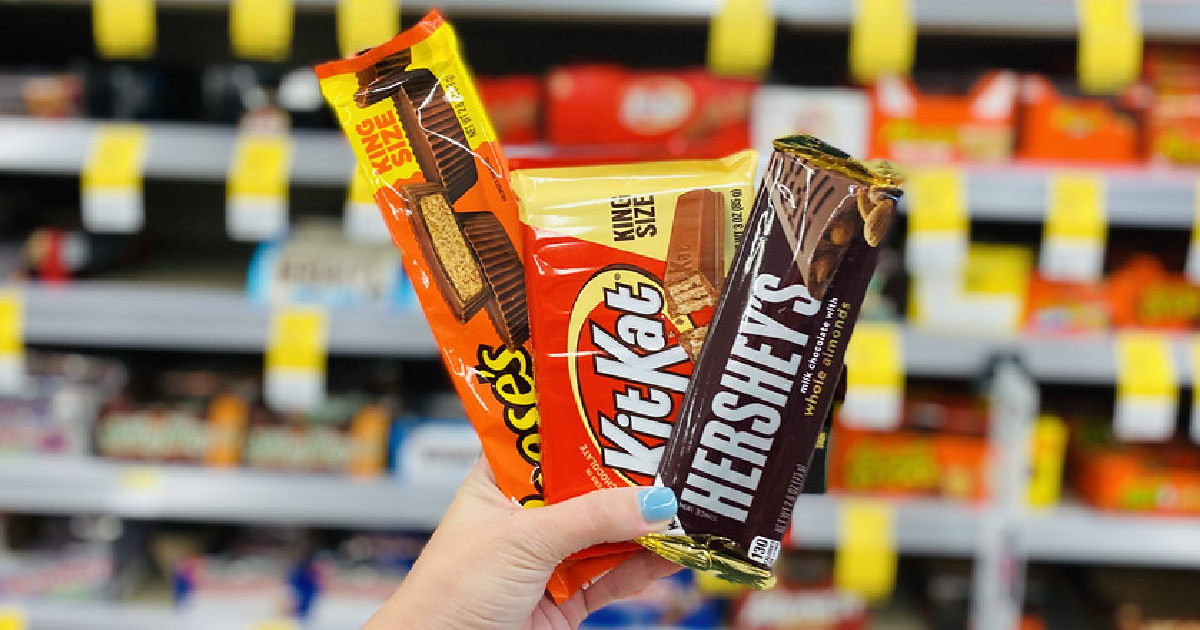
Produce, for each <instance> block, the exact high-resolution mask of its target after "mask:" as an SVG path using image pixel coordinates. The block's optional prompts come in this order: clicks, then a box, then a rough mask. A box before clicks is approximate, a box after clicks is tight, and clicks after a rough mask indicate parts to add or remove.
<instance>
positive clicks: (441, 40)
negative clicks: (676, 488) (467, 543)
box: [317, 12, 543, 507]
mask: <svg viewBox="0 0 1200 630" xmlns="http://www.w3.org/2000/svg"><path fill="white" fill-rule="evenodd" d="M317 75H318V76H319V77H320V79H321V90H322V92H323V93H324V94H325V98H326V100H327V101H329V104H330V105H331V106H332V107H333V109H334V111H335V112H336V113H337V117H338V120H339V121H340V123H341V126H342V129H343V131H344V132H345V134H346V137H347V138H348V139H349V141H350V144H351V146H352V147H353V149H354V153H355V155H356V156H357V158H358V163H359V166H360V167H361V169H362V171H363V172H364V173H365V174H366V175H367V178H368V180H369V181H370V182H371V185H372V188H373V190H374V194H375V201H376V203H377V204H378V205H379V207H380V209H381V210H382V212H383V215H384V218H385V220H386V221H387V225H388V229H389V230H390V231H391V234H392V238H393V240H394V241H395V243H396V245H397V246H398V247H399V248H400V250H401V251H402V252H403V259H404V268H405V271H406V272H407V273H408V275H409V277H411V278H412V280H413V285H414V287H415V288H416V291H417V296H418V298H419V299H420V302H421V306H422V308H423V309H424V311H425V316H426V318H427V319H428V320H429V325H430V327H431V328H432V329H433V335H434V337H435V338H436V339H437V342H438V345H439V346H440V348H441V352H442V359H443V360H444V361H445V363H446V366H447V368H448V369H449V372H450V374H451V375H452V379H453V380H454V385H455V387H456V388H457V389H458V394H459V396H460V397H461V398H462V400H463V404H464V405H465V406H466V409H467V415H468V417H469V418H470V420H471V422H472V424H474V426H475V430H476V432H478V434H479V437H480V440H481V441H482V443H483V449H484V454H485V455H486V456H487V459H488V462H489V463H490V464H491V467H492V470H493V471H494V472H495V475H496V481H497V483H498V484H499V486H500V489H501V490H502V491H503V492H504V493H505V494H506V495H507V496H509V497H511V498H512V499H513V500H515V501H518V502H520V503H521V505H524V506H526V507H533V506H538V505H542V503H543V500H542V481H541V470H540V467H539V462H540V441H539V436H538V411H537V407H536V403H537V395H536V393H535V389H534V382H533V363H532V360H531V356H530V353H529V349H528V347H527V343H528V341H529V310H528V308H527V305H526V302H525V275H524V267H523V265H522V263H521V258H520V254H519V252H520V251H521V240H520V238H521V233H520V222H519V220H518V216H517V204H516V200H515V199H514V197H513V194H512V190H511V188H510V187H509V181H508V169H507V165H506V163H505V160H504V156H503V154H502V153H501V151H500V146H499V144H497V141H496V134H495V132H494V131H493V130H492V126H491V124H490V123H489V122H488V118H487V115H486V114H485V112H484V110H483V106H482V105H481V103H480V99H479V96H478V94H477V92H476V90H475V85H474V83H473V82H472V79H471V75H470V73H469V72H468V70H467V68H466V66H465V65H464V63H463V61H462V58H461V56H460V54H459V50H458V40H457V38H456V36H455V34H454V30H453V29H451V28H450V25H449V24H447V23H445V22H444V21H443V20H442V17H441V16H440V15H438V13H437V12H433V13H430V14H429V15H427V16H426V17H425V18H424V19H423V20H422V21H421V22H420V23H419V24H417V25H416V26H415V27H413V28H412V29H410V30H408V31H405V32H404V33H401V34H400V35H397V36H396V37H395V38H393V39H392V40H391V41H389V42H387V43H385V44H382V45H380V46H378V47H376V48H373V49H371V50H369V51H367V52H365V53H363V54H361V55H359V56H357V57H354V58H351V59H345V60H341V61H334V62H330V63H327V64H324V65H321V66H319V67H318V68H317Z"/></svg>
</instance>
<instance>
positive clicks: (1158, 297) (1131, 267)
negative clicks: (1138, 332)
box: [1108, 254, 1200, 331]
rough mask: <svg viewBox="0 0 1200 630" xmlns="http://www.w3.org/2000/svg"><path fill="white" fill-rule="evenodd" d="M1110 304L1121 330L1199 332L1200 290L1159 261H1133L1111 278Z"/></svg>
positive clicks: (1143, 256) (1142, 258) (1149, 258)
mask: <svg viewBox="0 0 1200 630" xmlns="http://www.w3.org/2000/svg"><path fill="white" fill-rule="evenodd" d="M1108 292H1109V294H1108V301H1109V304H1110V305H1111V306H1110V308H1111V309H1112V323H1113V326H1115V327H1117V328H1153V329H1156V330H1177V331H1186V330H1195V329H1196V328H1198V327H1200V287H1197V286H1196V285H1195V284H1192V283H1191V282H1189V281H1188V279H1187V278H1186V277H1185V276H1184V275H1183V274H1178V273H1171V272H1168V271H1167V270H1166V269H1164V268H1163V265H1162V263H1161V262H1160V261H1159V260H1158V258H1156V257H1154V256H1153V255H1150V254H1140V255H1136V256H1134V257H1132V258H1130V259H1129V260H1128V261H1126V262H1125V264H1124V265H1122V266H1121V267H1120V268H1119V269H1117V270H1116V271H1114V272H1113V273H1112V274H1111V275H1110V276H1109V278H1108Z"/></svg>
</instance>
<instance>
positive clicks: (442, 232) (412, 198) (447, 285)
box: [400, 183, 491, 323]
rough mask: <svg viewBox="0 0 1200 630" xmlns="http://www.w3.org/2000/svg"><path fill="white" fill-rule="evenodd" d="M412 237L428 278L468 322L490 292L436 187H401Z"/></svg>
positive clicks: (443, 195) (452, 309) (442, 191)
mask: <svg viewBox="0 0 1200 630" xmlns="http://www.w3.org/2000/svg"><path fill="white" fill-rule="evenodd" d="M400 196H401V197H402V198H403V199H404V204H405V210H406V211H407V214H408V218H409V221H410V222H411V223H412V228H413V234H414V235H415V236H416V240H417V243H419V244H420V247H421V253H422V254H424V256H425V260H426V261H427V263H428V272H429V276H430V277H431V278H432V279H433V283H434V285H436V286H437V288H438V291H439V292H441V294H442V297H443V298H445V300H446V305H447V306H449V307H450V312H451V313H452V314H453V315H454V318H455V319H456V320H458V321H459V322H460V323H464V322H466V321H467V320H469V319H471V317H472V316H473V315H475V313H477V312H479V309H480V308H482V307H483V305H484V303H485V302H486V301H487V298H488V296H489V295H491V290H490V289H489V288H488V283H487V280H486V279H485V278H484V273H483V269H482V268H481V267H480V264H479V261H478V260H477V259H476V258H475V253H474V251H472V249H471V246H470V244H469V243H467V238H466V236H465V235H463V231H462V228H460V227H459V223H458V220H457V219H456V218H455V216H454V214H455V213H454V209H453V207H451V205H450V201H449V200H448V199H447V198H446V190H445V189H444V188H442V187H441V186H438V185H437V184H429V183H423V184H406V185H404V186H401V187H400Z"/></svg>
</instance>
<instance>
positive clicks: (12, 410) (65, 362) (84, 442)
mask: <svg viewBox="0 0 1200 630" xmlns="http://www.w3.org/2000/svg"><path fill="white" fill-rule="evenodd" d="M127 377H128V375H127V374H126V371H125V368H124V366H122V365H121V364H120V363H117V362H113V361H105V360H102V359H96V358H91V357H85V356H81V355H74V354H55V353H43V352H38V353H30V354H28V355H27V356H26V357H25V379H24V383H23V387H22V388H21V390H20V391H18V392H12V393H8V394H5V395H0V455H14V454H68V455H83V454H86V453H87V452H88V450H89V449H90V445H91V439H90V433H91V430H92V423H93V422H94V421H95V417H96V414H97V412H98V410H99V409H100V406H101V405H102V404H103V403H104V402H105V401H106V400H107V399H108V398H109V397H111V396H113V395H114V394H115V393H116V392H117V391H119V390H120V389H121V388H122V387H124V386H125V382H126V379H127Z"/></svg>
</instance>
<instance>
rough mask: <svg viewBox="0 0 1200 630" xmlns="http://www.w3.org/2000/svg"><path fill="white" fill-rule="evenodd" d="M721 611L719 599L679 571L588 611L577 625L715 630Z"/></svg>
mask: <svg viewBox="0 0 1200 630" xmlns="http://www.w3.org/2000/svg"><path fill="white" fill-rule="evenodd" d="M724 612H725V605H724V602H723V601H722V600H721V599H719V598H715V597H709V596H705V595H704V594H702V593H701V592H700V591H699V589H698V588H697V586H696V577H695V575H694V574H693V573H692V572H691V571H680V572H679V573H676V574H674V575H672V576H670V577H667V578H663V579H661V580H655V581H654V582H652V583H650V584H649V585H648V586H647V587H646V588H645V589H643V590H642V591H640V592H638V593H636V594H635V595H633V596H631V597H628V598H625V599H622V600H618V601H616V602H613V603H612V604H609V605H608V606H605V607H604V608H601V609H600V610H598V611H596V612H594V613H592V614H591V615H589V616H588V618H587V621H586V622H585V623H584V624H583V626H581V628H583V629H584V630H599V629H601V628H612V629H614V630H615V629H621V630H638V629H642V628H672V629H678V630H719V629H720V628H723V627H725V626H724V625H723V624H722V623H721V620H722V619H723V618H724Z"/></svg>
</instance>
